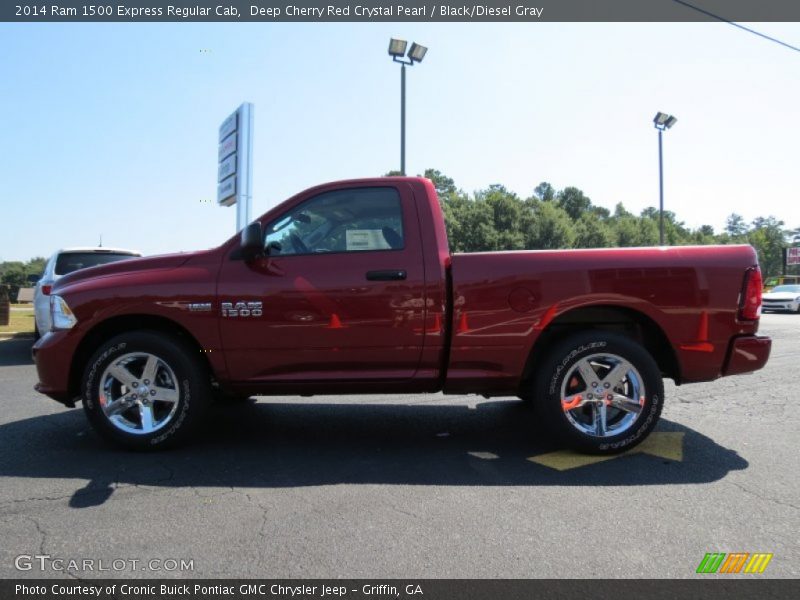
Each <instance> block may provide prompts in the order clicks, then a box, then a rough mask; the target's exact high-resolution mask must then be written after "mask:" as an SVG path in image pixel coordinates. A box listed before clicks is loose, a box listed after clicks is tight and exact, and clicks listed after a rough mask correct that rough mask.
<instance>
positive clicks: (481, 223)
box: [387, 169, 800, 275]
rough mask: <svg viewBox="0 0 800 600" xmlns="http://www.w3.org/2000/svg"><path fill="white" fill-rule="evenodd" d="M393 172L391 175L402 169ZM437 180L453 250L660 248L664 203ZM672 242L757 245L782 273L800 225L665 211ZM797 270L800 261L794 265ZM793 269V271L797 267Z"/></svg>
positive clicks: (765, 264)
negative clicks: (720, 220) (717, 227)
mask: <svg viewBox="0 0 800 600" xmlns="http://www.w3.org/2000/svg"><path fill="white" fill-rule="evenodd" d="M396 174H398V173H397V172H390V173H388V174H387V175H396ZM423 176H424V177H427V178H428V179H430V180H431V181H433V184H434V186H435V187H436V191H437V193H438V194H439V202H440V203H441V205H442V210H443V212H444V216H445V224H446V226H447V234H448V236H449V240H450V249H451V250H452V251H453V252H481V251H487V250H539V249H566V248H612V247H631V246H657V245H658V243H659V234H658V223H659V215H658V209H657V208H654V207H648V208H645V209H644V210H643V211H642V212H641V213H639V214H638V215H636V214H633V213H631V212H629V211H628V210H626V208H625V207H624V206H623V204H622V203H618V204H617V205H616V207H615V208H614V211H613V212H612V211H610V210H609V209H607V208H604V207H602V206H597V205H595V204H593V203H592V201H591V199H590V198H589V197H588V196H587V195H586V194H584V192H583V191H581V190H580V189H578V188H576V187H565V188H564V189H562V190H557V189H555V188H554V187H553V186H552V185H551V184H549V183H547V182H542V183H540V184H539V185H537V186H536V187H535V188H534V190H533V193H532V194H531V195H530V196H528V197H527V198H521V197H520V196H518V195H517V194H515V193H514V192H511V191H509V190H508V189H506V187H505V186H503V185H499V184H495V185H490V186H489V187H488V188H486V189H483V190H478V191H476V192H475V193H474V194H467V193H466V192H464V191H463V190H461V189H459V188H458V187H457V186H456V185H455V182H454V181H453V180H452V179H451V178H450V177H447V176H446V175H444V174H443V173H441V172H439V171H437V170H435V169H427V170H426V171H425V173H424V175H423ZM664 242H665V244H667V245H670V246H686V245H698V244H699V245H706V244H751V245H752V246H753V247H754V248H755V249H756V251H757V252H758V259H759V264H760V265H761V270H762V272H763V273H764V274H765V275H777V274H780V273H782V268H783V249H784V248H786V247H788V246H790V245H792V243H795V242H800V227H797V228H795V229H787V228H786V227H785V223H784V222H783V221H781V220H779V219H777V218H776V217H774V216H768V217H758V218H756V219H754V220H753V221H752V222H750V223H748V222H746V221H745V220H744V218H743V217H742V216H741V215H739V214H736V213H733V214H731V215H729V216H728V218H727V221H726V225H725V229H724V230H723V231H721V232H719V233H717V232H715V231H714V228H713V227H712V226H711V225H702V226H700V227H698V228H697V229H692V228H689V227H687V226H686V225H685V224H684V222H682V221H679V220H678V218H677V216H676V215H675V213H674V212H672V211H664ZM794 269H795V271H797V270H798V269H797V267H794ZM790 272H791V271H790Z"/></svg>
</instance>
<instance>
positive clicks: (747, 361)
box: [722, 335, 772, 375]
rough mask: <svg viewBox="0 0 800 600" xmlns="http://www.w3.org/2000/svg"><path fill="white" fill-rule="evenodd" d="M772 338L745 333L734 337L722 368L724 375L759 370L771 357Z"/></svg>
mask: <svg viewBox="0 0 800 600" xmlns="http://www.w3.org/2000/svg"><path fill="white" fill-rule="evenodd" d="M771 349H772V339H770V338H768V337H766V336H760V335H745V336H742V337H737V338H734V339H733V340H732V341H731V345H730V347H729V348H728V357H727V358H726V360H725V366H724V367H723V369H722V374H723V375H738V374H739V373H749V372H751V371H758V370H759V369H760V368H762V367H763V366H764V365H765V364H767V360H768V359H769V353H770V350H771Z"/></svg>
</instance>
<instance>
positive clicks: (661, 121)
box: [653, 112, 678, 246]
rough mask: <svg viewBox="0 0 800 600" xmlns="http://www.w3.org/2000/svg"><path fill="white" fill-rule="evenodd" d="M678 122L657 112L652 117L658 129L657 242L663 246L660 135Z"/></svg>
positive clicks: (662, 161) (662, 184)
mask: <svg viewBox="0 0 800 600" xmlns="http://www.w3.org/2000/svg"><path fill="white" fill-rule="evenodd" d="M677 121H678V119H676V118H675V117H674V116H672V115H668V114H667V113H662V112H657V113H656V116H655V117H653V125H654V126H655V128H656V129H658V242H659V245H661V246H663V245H664V160H663V151H662V144H661V134H662V133H664V131H665V130H667V129H669V128H670V127H672V126H673V125H675V123H676V122H677Z"/></svg>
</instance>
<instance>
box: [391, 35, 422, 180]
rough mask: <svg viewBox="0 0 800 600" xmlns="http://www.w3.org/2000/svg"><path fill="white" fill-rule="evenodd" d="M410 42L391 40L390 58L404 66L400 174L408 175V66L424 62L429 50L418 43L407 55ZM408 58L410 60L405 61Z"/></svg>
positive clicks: (401, 76)
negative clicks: (405, 57)
mask: <svg viewBox="0 0 800 600" xmlns="http://www.w3.org/2000/svg"><path fill="white" fill-rule="evenodd" d="M406 46H408V42H406V41H405V40H396V39H394V38H392V39H390V40H389V56H391V57H392V60H393V61H394V62H398V63H400V64H401V65H402V67H401V68H400V173H401V174H402V175H405V174H406V65H408V66H409V67H413V66H414V63H415V62H422V59H423V58H425V53H426V52H427V51H428V49H427V48H426V47H425V46H420V45H419V44H417V43H416V42H414V43H412V44H411V48H409V50H408V54H406ZM404 56H407V57H408V60H405V59H404Z"/></svg>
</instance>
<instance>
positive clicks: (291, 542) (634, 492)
mask: <svg viewBox="0 0 800 600" xmlns="http://www.w3.org/2000/svg"><path fill="white" fill-rule="evenodd" d="M761 332H762V333H765V334H768V335H770V336H772V338H773V340H774V341H773V353H772V357H771V358H770V361H769V363H768V364H767V367H766V368H765V369H763V370H762V371H759V372H757V373H755V374H751V375H743V376H737V377H730V378H725V379H721V380H718V381H715V382H712V383H708V384H696V385H688V386H682V387H675V386H674V385H672V384H671V382H668V384H667V386H666V403H665V408H664V413H663V416H662V419H661V422H660V425H659V427H658V429H657V431H656V432H655V433H654V435H653V437H652V440H648V443H649V445H647V446H645V447H644V448H642V449H641V451H639V452H633V453H631V454H629V455H624V456H621V457H617V458H613V459H610V460H604V461H585V460H583V459H582V458H581V457H580V456H577V455H573V454H572V453H567V452H564V451H563V450H562V449H561V448H559V447H558V445H557V444H556V443H554V442H553V441H551V440H550V439H549V438H548V436H547V435H546V432H544V431H542V429H541V428H540V426H539V425H538V424H537V423H536V421H535V418H534V416H533V415H532V414H531V412H530V411H529V410H528V409H527V407H525V406H523V405H522V403H520V402H519V401H517V400H515V399H511V398H509V399H499V400H498V399H491V400H485V399H483V398H480V397H477V396H455V397H452V396H442V395H428V396H423V395H420V396H358V397H347V398H338V397H319V396H317V397H313V398H297V397H291V398H269V399H268V398H259V399H258V402H245V403H240V404H235V405H217V406H215V407H214V409H213V414H212V415H211V418H210V419H209V421H208V425H207V426H206V428H205V430H204V432H203V433H202V436H201V437H200V439H198V440H197V441H196V442H194V443H193V444H192V445H190V446H187V447H184V448H181V449H177V450H173V451H168V452H161V453H150V454H137V453H130V452H124V451H120V450H115V449H113V448H110V447H108V446H107V445H105V444H104V443H103V442H102V441H101V440H100V439H99V438H98V437H97V436H96V435H95V434H94V433H93V432H92V430H91V429H90V428H89V425H88V423H87V422H86V420H85V418H84V415H83V411H82V409H81V408H80V407H78V408H76V409H66V408H63V407H61V406H60V405H59V404H57V403H55V402H53V401H52V400H49V399H48V398H46V397H44V396H42V395H39V394H37V393H36V392H35V391H34V390H33V385H34V383H35V381H36V374H35V369H34V367H33V365H32V363H31V360H30V344H31V340H6V341H0V540H2V544H0V577H2V578H12V577H31V578H33V577H36V578H40V577H64V576H65V575H68V576H71V577H80V578H92V577H104V578H105V577H203V578H213V577H269V578H296V577H297V578H311V577H320V578H337V577H345V578H409V577H413V578H439V577H447V578H472V577H477V578H498V577H507V578H530V577H579V578H595V577H655V578H663V577H678V578H684V577H689V578H691V577H701V575H696V573H695V571H696V569H697V567H698V565H699V564H700V562H701V560H702V559H703V557H704V556H705V554H706V553H710V552H725V553H733V552H747V553H771V554H772V555H773V557H772V559H771V561H770V562H769V564H768V565H767V568H766V569H765V571H764V573H763V574H760V575H750V577H798V575H800V566H799V565H800V477H799V476H798V471H800V453H799V452H798V441H800V434H799V433H798V432H800V411H798V410H797V399H798V396H797V391H796V390H795V391H794V392H792V390H793V389H795V386H794V382H795V381H796V380H795V377H794V376H795V375H796V371H797V369H798V368H799V367H800V360H798V359H799V358H800V315H789V314H768V315H765V316H764V317H763V319H762V324H761ZM35 556H49V557H50V558H49V559H37V558H34V557H35ZM20 557H22V558H20ZM26 557H27V558H26ZM59 561H60V562H59ZM86 561H91V562H88V563H87V562H86ZM114 561H116V562H114ZM173 561H174V562H173ZM181 563H183V564H181ZM87 565H90V568H87ZM42 567H44V569H43V568H42ZM101 568H104V569H106V570H100V569H101ZM709 576H711V577H737V576H736V575H730V576H728V575H702V577H709ZM741 576H742V575H739V577H741Z"/></svg>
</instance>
